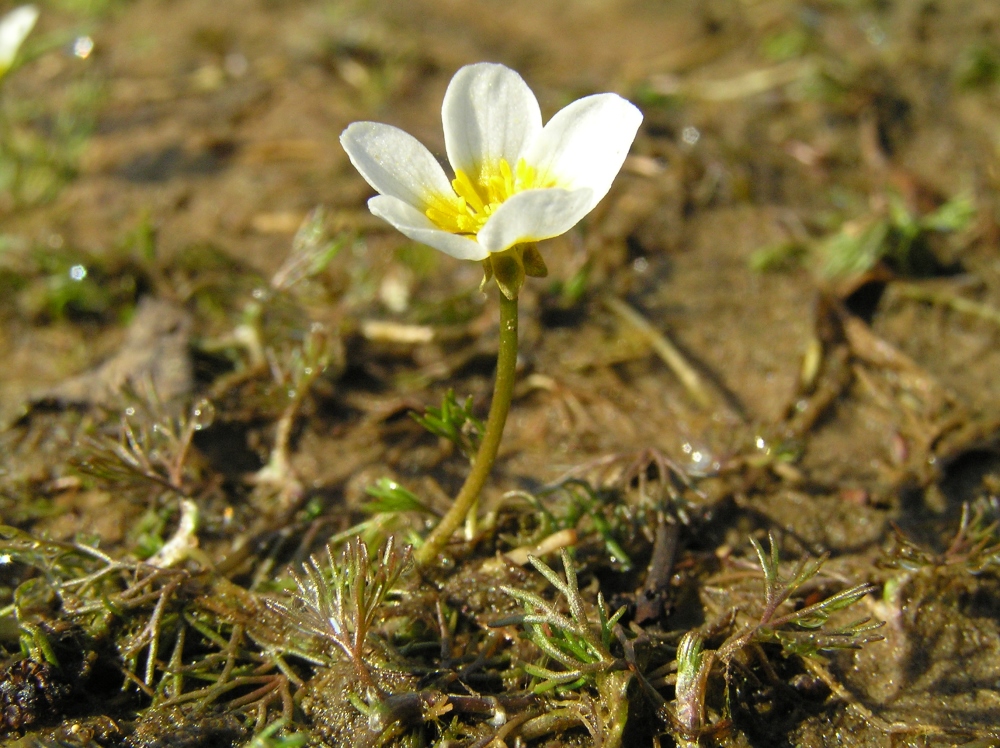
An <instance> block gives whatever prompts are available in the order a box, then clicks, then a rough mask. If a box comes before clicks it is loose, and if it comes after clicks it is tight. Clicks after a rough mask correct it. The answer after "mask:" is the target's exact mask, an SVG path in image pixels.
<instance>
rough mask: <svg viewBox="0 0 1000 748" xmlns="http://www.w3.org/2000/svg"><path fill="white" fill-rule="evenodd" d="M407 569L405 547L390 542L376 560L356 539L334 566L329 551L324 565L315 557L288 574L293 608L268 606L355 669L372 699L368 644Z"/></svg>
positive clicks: (374, 688)
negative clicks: (292, 583) (330, 647)
mask: <svg viewBox="0 0 1000 748" xmlns="http://www.w3.org/2000/svg"><path fill="white" fill-rule="evenodd" d="M409 567H410V549H409V547H406V548H403V549H402V550H400V549H398V548H397V547H396V545H395V543H394V541H393V539H392V538H391V537H390V538H389V540H388V541H386V544H385V545H384V546H383V547H382V548H381V549H380V550H379V552H378V554H377V555H376V556H375V558H374V559H372V558H370V557H369V554H368V546H366V545H365V544H364V542H363V541H362V540H361V539H360V538H353V539H352V540H351V541H349V542H348V543H347V546H346V547H345V548H344V550H343V552H342V553H341V554H340V556H339V557H338V558H337V560H336V561H335V560H334V557H333V553H332V551H331V550H330V549H329V547H328V548H327V560H326V563H325V564H324V563H323V562H322V561H321V560H320V559H319V558H318V557H316V556H313V557H311V558H310V559H309V561H308V562H307V563H305V564H304V565H303V567H302V573H301V574H296V573H294V572H293V573H292V579H293V580H294V581H295V586H296V587H297V592H296V593H295V596H294V597H295V600H294V602H293V603H292V604H291V605H286V604H285V603H281V602H277V601H274V600H269V601H268V606H269V607H271V608H272V609H274V610H276V611H277V612H279V613H280V614H281V615H283V616H284V617H285V618H286V619H287V620H288V622H289V623H291V624H292V625H293V626H294V627H295V628H297V629H299V630H300V631H302V632H303V633H305V634H308V635H311V636H315V637H317V638H319V639H321V640H322V641H325V642H327V643H329V644H331V645H333V646H334V647H335V648H336V649H338V650H340V652H341V653H342V654H343V655H344V656H345V657H346V658H347V661H348V662H349V663H351V664H352V665H353V666H354V671H355V674H356V675H357V676H358V679H359V680H360V681H361V682H362V683H363V684H364V685H365V687H366V688H368V689H370V690H371V691H373V692H374V693H376V694H377V693H379V691H380V689H379V687H378V686H377V685H376V682H375V680H374V679H373V678H372V674H371V669H370V668H371V667H372V664H373V662H372V658H371V647H370V641H369V640H370V638H371V637H372V636H373V635H374V633H373V629H374V626H375V624H376V621H377V620H378V618H379V614H380V608H381V606H382V604H383V602H384V601H385V597H386V595H387V594H388V593H389V591H390V590H391V589H392V588H393V587H394V586H395V585H396V584H397V583H398V582H399V580H400V578H401V577H402V576H403V575H404V574H405V573H406V571H407V570H408V569H409Z"/></svg>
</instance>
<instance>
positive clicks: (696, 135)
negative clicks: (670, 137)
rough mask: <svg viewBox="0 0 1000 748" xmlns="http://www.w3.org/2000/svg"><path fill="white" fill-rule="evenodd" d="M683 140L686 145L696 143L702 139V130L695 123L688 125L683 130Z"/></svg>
mask: <svg viewBox="0 0 1000 748" xmlns="http://www.w3.org/2000/svg"><path fill="white" fill-rule="evenodd" d="M681 140H682V141H684V143H685V144H686V145H694V144H695V143H697V142H698V141H699V140H701V132H700V131H699V130H698V128H697V127H695V126H694V125H688V126H687V127H685V128H684V129H683V130H681Z"/></svg>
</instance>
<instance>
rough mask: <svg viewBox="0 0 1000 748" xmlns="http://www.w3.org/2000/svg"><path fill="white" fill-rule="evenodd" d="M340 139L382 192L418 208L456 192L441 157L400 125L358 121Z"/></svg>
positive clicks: (364, 174)
mask: <svg viewBox="0 0 1000 748" xmlns="http://www.w3.org/2000/svg"><path fill="white" fill-rule="evenodd" d="M340 143H341V145H343V146H344V150H345V151H347V155H348V157H349V158H350V159H351V163H352V164H354V168H355V169H357V170H358V171H359V172H360V173H361V176H363V177H364V178H365V181H367V182H368V184H370V185H371V186H372V187H374V188H375V191H376V192H378V193H380V194H382V195H388V196H389V197H394V198H398V199H399V200H402V201H403V202H404V203H409V204H410V205H412V206H414V207H416V208H426V207H427V206H428V204H429V200H430V199H432V198H433V197H434V196H435V195H448V196H451V195H454V190H452V188H451V181H450V180H449V179H448V177H447V176H446V175H445V173H444V169H442V168H441V164H439V163H438V162H437V159H435V158H434V156H433V155H432V154H431V152H430V151H429V150H427V148H426V147H425V146H424V145H423V144H422V143H421V142H420V141H419V140H417V139H416V138H415V137H413V136H412V135H410V134H409V133H407V132H404V131H403V130H400V129H399V128H398V127H392V126H391V125H383V124H381V123H379V122H355V123H354V124H353V125H350V126H349V127H348V128H347V129H346V130H344V132H343V133H342V134H341V136H340ZM386 220H388V219H386Z"/></svg>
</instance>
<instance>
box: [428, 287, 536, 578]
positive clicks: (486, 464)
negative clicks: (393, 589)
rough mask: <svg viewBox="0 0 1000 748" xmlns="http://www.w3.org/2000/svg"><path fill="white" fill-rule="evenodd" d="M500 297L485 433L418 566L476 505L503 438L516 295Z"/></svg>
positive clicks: (511, 380)
mask: <svg viewBox="0 0 1000 748" xmlns="http://www.w3.org/2000/svg"><path fill="white" fill-rule="evenodd" d="M499 296H500V352H499V354H498V355H497V380H496V384H495V385H494V386H493V402H492V403H491V404H490V414H489V417H488V419H487V421H486V432H485V433H484V434H483V441H482V443H481V444H480V445H479V451H478V452H477V453H476V458H475V460H474V461H473V463H472V470H471V472H470V473H469V476H468V477H467V478H466V479H465V484H464V485H463V486H462V490H460V491H459V492H458V496H456V497H455V501H454V503H453V504H452V505H451V508H450V509H449V510H448V513H447V514H445V515H444V517H442V518H441V521H440V522H439V523H438V524H437V527H435V528H434V529H433V530H432V531H431V534H430V535H429V536H428V537H427V541H426V542H425V543H424V544H423V546H421V548H420V549H419V550H418V551H417V552H416V554H415V555H414V559H415V560H416V562H417V564H419V565H420V566H426V565H428V564H430V563H432V562H433V561H434V559H436V558H437V555H438V554H439V553H440V552H441V551H442V549H443V548H444V547H445V545H446V544H447V543H448V540H449V539H450V538H451V535H452V533H454V532H455V530H457V529H458V527H459V525H461V524H462V522H463V521H464V520H465V517H466V515H468V513H469V510H470V509H472V508H473V507H474V506H475V505H476V500H477V499H478V498H479V492H480V491H482V490H483V485H484V484H485V483H486V479H487V478H488V477H489V475H490V470H492V468H493V462H494V461H495V460H496V458H497V451H498V450H499V449H500V440H501V439H502V438H503V427H504V425H505V424H506V423H507V413H508V412H509V411H510V401H511V398H512V397H513V395H514V374H515V369H516V368H517V298H516V297H515V298H513V299H508V298H507V297H506V296H504V295H503V294H502V293H501V294H499Z"/></svg>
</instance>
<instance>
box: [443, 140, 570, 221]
mask: <svg viewBox="0 0 1000 748" xmlns="http://www.w3.org/2000/svg"><path fill="white" fill-rule="evenodd" d="M451 186H452V188H454V190H455V194H454V195H435V196H433V197H432V198H431V199H430V200H429V201H428V205H427V208H426V209H425V211H424V214H425V215H426V216H427V217H428V218H429V219H430V220H431V222H432V223H433V224H434V225H435V226H437V227H438V228H440V229H441V230H443V231H448V232H450V233H452V234H467V235H471V236H475V235H476V234H477V233H479V230H480V229H481V228H482V227H483V225H484V224H485V223H486V221H487V219H489V217H490V216H491V215H493V211H495V210H496V209H497V208H498V207H500V205H501V204H503V203H504V202H505V201H506V200H508V199H509V198H510V197H511V196H512V195H516V194H517V193H518V192H523V191H524V190H535V189H542V188H546V187H555V186H556V181H555V180H554V179H552V178H551V177H547V176H546V177H543V176H540V175H539V174H538V170H537V169H536V168H535V167H533V166H528V164H526V163H525V161H524V159H523V158H522V159H520V160H518V162H517V166H515V167H514V168H513V169H511V168H510V164H509V163H507V160H506V159H503V158H502V159H500V160H499V161H495V162H493V163H491V164H485V165H484V166H483V167H482V168H480V170H479V174H478V175H477V177H476V178H475V179H473V178H472V177H470V176H469V175H468V174H466V173H465V172H464V171H462V170H461V169H457V170H456V171H455V178H454V179H453V180H452V182H451Z"/></svg>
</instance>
